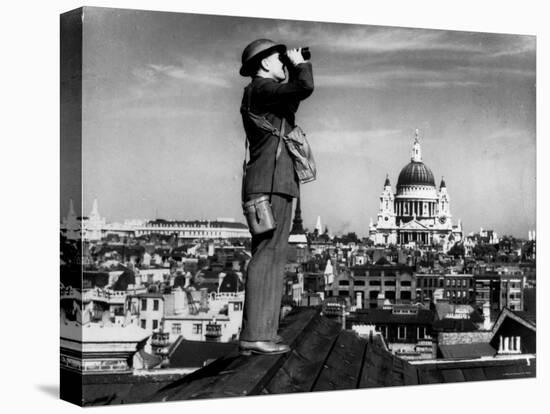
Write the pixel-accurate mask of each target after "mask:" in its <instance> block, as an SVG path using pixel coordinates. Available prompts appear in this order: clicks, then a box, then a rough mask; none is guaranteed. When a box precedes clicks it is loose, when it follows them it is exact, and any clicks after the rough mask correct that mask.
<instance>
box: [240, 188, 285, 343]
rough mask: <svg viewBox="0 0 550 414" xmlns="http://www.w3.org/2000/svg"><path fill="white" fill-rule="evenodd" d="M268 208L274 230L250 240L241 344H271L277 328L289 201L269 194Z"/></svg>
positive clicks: (279, 195)
mask: <svg viewBox="0 0 550 414" xmlns="http://www.w3.org/2000/svg"><path fill="white" fill-rule="evenodd" d="M253 196H254V197H257V196H259V194H254V195H253ZM254 197H251V198H254ZM271 207H272V211H273V217H274V218H275V221H276V223H277V227H276V228H275V229H274V230H272V231H269V232H266V233H263V234H259V235H256V236H254V235H253V236H252V259H251V260H250V262H249V263H248V269H247V275H246V281H245V297H244V308H243V323H242V329H241V334H240V340H242V341H272V340H273V339H275V335H277V329H278V328H279V315H280V311H281V300H282V297H283V288H284V269H285V263H286V256H287V250H288V236H289V233H290V224H291V216H292V197H290V196H286V195H282V194H272V196H271Z"/></svg>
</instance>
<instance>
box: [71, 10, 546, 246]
mask: <svg viewBox="0 0 550 414" xmlns="http://www.w3.org/2000/svg"><path fill="white" fill-rule="evenodd" d="M256 38H270V39H273V40H275V41H277V42H282V43H285V44H287V45H288V46H289V47H300V46H309V47H310V49H311V52H312V55H313V57H312V65H313V70H314V79H315V91H314V93H313V95H312V96H311V97H310V98H308V99H307V100H306V101H304V102H302V104H301V106H300V108H299V110H298V114H297V123H298V124H299V125H300V126H301V127H302V128H303V129H304V131H306V134H307V136H308V139H309V141H310V143H311V145H312V148H313V151H314V155H315V158H316V161H317V165H318V179H317V181H315V182H313V183H308V184H305V185H303V186H302V187H301V191H302V200H301V205H302V217H303V219H304V225H305V226H306V227H308V228H309V229H313V227H314V226H315V222H316V220H317V216H321V219H322V222H323V224H324V225H326V226H328V228H329V230H330V231H331V233H333V234H341V233H345V232H349V231H355V232H356V233H357V234H359V235H360V236H366V235H367V234H368V224H369V218H370V217H372V218H373V219H375V218H376V214H377V212H378V204H379V196H380V193H381V191H382V187H383V184H384V180H385V177H386V174H388V175H389V178H390V181H391V183H392V185H393V186H394V189H395V184H396V182H397V177H398V175H399V172H400V170H401V169H402V168H403V167H404V166H405V165H406V164H407V163H408V162H409V161H410V149H411V145H412V142H413V139H414V131H415V129H416V128H418V129H419V134H420V142H421V144H422V155H423V161H424V162H425V164H426V165H427V166H428V167H429V168H430V169H431V170H432V172H433V173H434V176H435V177H436V183H437V184H439V181H440V180H441V177H442V176H444V177H445V182H446V184H447V189H448V191H449V194H450V199H451V212H452V214H453V221H454V222H455V223H456V221H457V220H458V219H461V221H462V223H463V227H464V230H465V231H466V232H467V233H468V232H470V231H478V230H479V228H480V227H483V228H491V229H494V230H496V231H497V232H498V233H499V234H513V235H516V236H519V237H526V236H527V231H528V230H530V229H534V228H535V206H536V195H535V169H536V168H535V167H536V166H535V132H536V131H535V90H536V84H535V81H536V76H535V37H534V36H519V35H508V34H487V33H473V32H456V31H443V30H424V29H407V28H397V27H384V26H367V25H346V24H334V23H315V22H301V21H291V20H268V19H251V18H238V17H227V16H207V15H192V14H181V13H165V12H146V11H130V10H116V9H95V8H92V9H86V11H85V15H84V61H83V129H82V131H83V144H82V151H83V152H82V154H83V155H82V157H83V158H82V164H83V174H82V177H83V178H82V180H83V183H82V185H83V191H84V194H83V209H84V212H85V213H87V212H89V211H90V210H91V207H92V203H93V200H94V199H97V200H98V202H99V210H100V213H101V215H102V216H104V217H106V219H107V221H109V222H113V221H122V220H124V219H129V218H165V219H201V218H203V219H215V218H218V217H233V218H235V219H237V220H239V221H244V220H243V216H242V211H241V206H240V186H241V174H242V160H243V157H244V132H243V129H242V121H241V118H240V113H239V106H240V101H241V97H242V90H243V88H244V87H245V86H246V84H247V83H248V81H249V79H247V78H243V77H241V76H240V75H239V74H238V70H239V67H240V58H241V53H242V50H243V48H244V47H245V46H246V45H247V44H248V43H249V42H250V41H252V40H254V39H256ZM75 202H76V204H77V208H78V202H79V201H78V200H75ZM62 213H66V211H64V209H63V206H62Z"/></svg>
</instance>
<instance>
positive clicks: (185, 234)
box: [61, 200, 251, 242]
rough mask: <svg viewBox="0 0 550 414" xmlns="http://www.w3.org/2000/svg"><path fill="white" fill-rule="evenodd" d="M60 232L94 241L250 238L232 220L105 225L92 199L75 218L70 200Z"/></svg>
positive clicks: (75, 238)
mask: <svg viewBox="0 0 550 414" xmlns="http://www.w3.org/2000/svg"><path fill="white" fill-rule="evenodd" d="M61 232H62V234H64V235H65V237H67V238H68V239H69V240H84V241H90V242H95V241H99V240H102V239H104V238H106V237H107V236H113V235H116V236H120V237H132V238H134V237H141V236H144V235H152V234H155V235H170V236H171V235H176V236H177V238H179V239H190V240H210V239H214V240H216V239H243V240H247V239H250V238H251V236H250V232H249V230H248V227H247V226H246V225H245V224H243V223H239V222H237V221H235V220H234V219H232V218H218V219H216V220H164V219H155V220H140V219H132V220H126V221H124V222H123V223H107V222H106V219H105V218H104V217H101V216H100V214H99V209H98V202H97V200H94V202H93V207H92V211H91V212H90V215H89V216H88V217H78V216H77V215H76V213H75V210H74V204H73V201H72V200H70V201H69V212H68V214H67V216H66V217H64V218H63V219H62V221H61Z"/></svg>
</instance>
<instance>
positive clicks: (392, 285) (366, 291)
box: [332, 257, 416, 308]
mask: <svg viewBox="0 0 550 414" xmlns="http://www.w3.org/2000/svg"><path fill="white" fill-rule="evenodd" d="M413 273H414V268H412V267H410V266H407V265H403V264H398V263H390V262H389V261H388V260H387V259H386V258H385V257H381V258H380V259H379V260H378V261H376V263H374V264H367V265H363V266H353V267H351V268H350V271H349V278H347V279H346V277H345V275H346V273H342V276H340V277H339V279H338V280H337V281H335V284H337V286H333V290H332V293H333V294H334V293H335V292H338V295H349V296H351V297H352V298H354V300H355V304H356V306H357V307H358V308H373V307H377V306H378V305H379V303H380V302H381V301H382V302H383V301H384V300H390V301H391V302H393V303H397V302H400V301H406V302H411V301H415V300H416V280H415V278H414V277H413ZM336 289H337V290H336ZM346 290H347V291H348V292H349V293H347V294H346V293H344V292H345V291H346Z"/></svg>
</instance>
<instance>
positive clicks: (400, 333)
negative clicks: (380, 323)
mask: <svg viewBox="0 0 550 414" xmlns="http://www.w3.org/2000/svg"><path fill="white" fill-rule="evenodd" d="M406 337H407V327H406V326H403V325H400V326H398V327H397V339H405V338H406Z"/></svg>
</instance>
